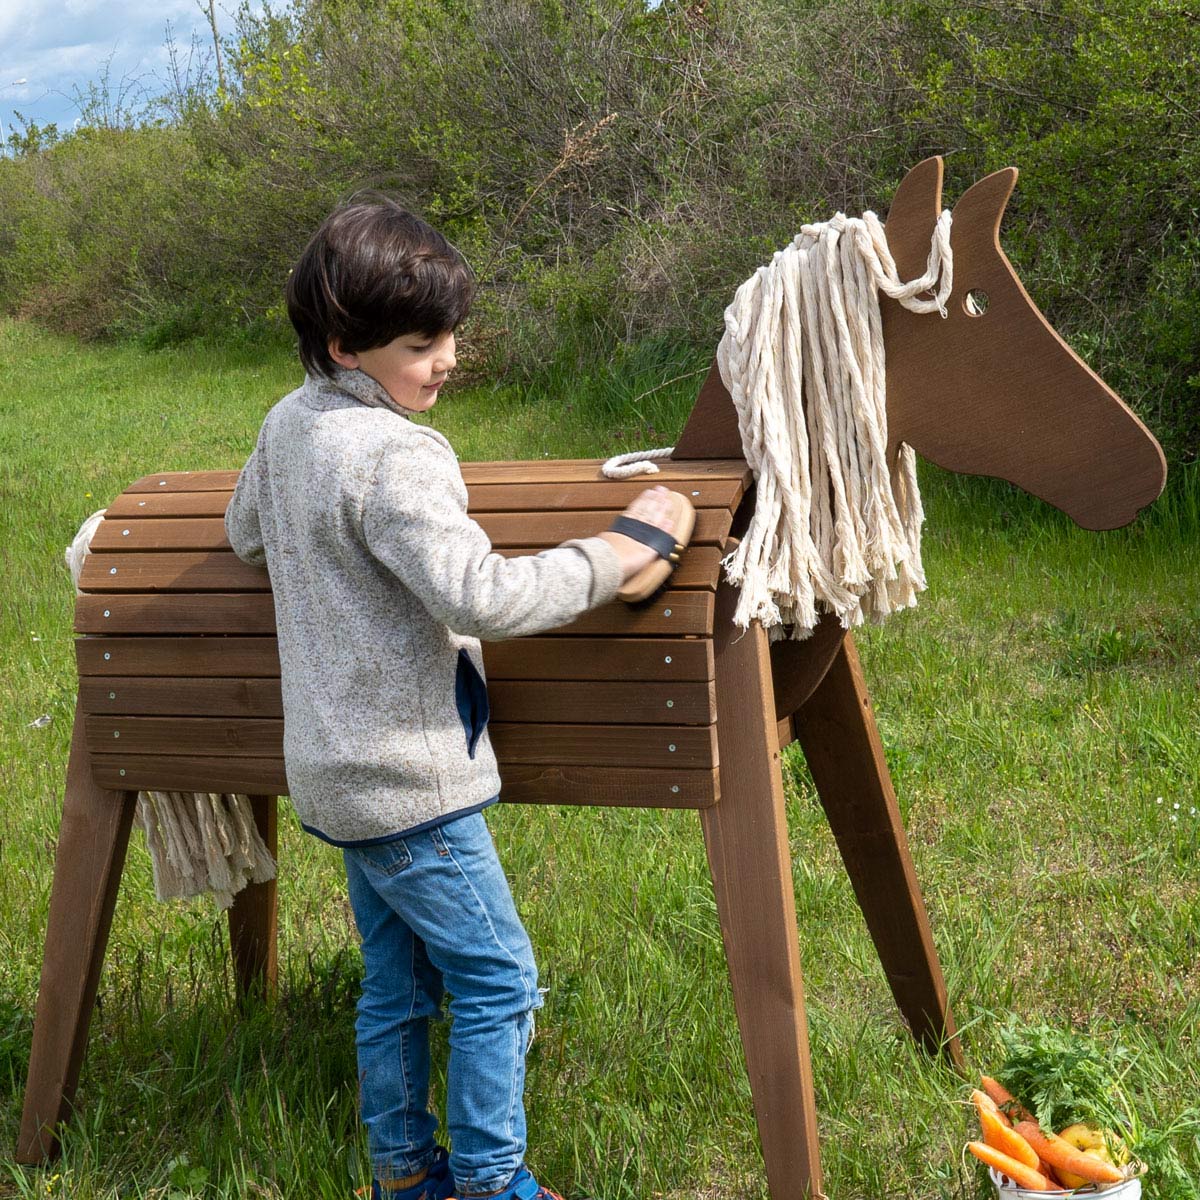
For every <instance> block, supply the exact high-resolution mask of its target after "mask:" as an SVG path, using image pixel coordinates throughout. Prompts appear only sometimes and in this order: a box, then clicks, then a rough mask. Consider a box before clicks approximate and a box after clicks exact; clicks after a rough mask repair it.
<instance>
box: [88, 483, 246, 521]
mask: <svg viewBox="0 0 1200 1200" xmlns="http://www.w3.org/2000/svg"><path fill="white" fill-rule="evenodd" d="M232 495H233V492H232V490H230V491H227V492H225V491H222V492H161V493H154V492H122V493H121V495H119V496H118V497H117V498H116V499H115V500H114V501H113V502H112V503H111V504H110V505H109V506H108V507H107V508H106V509H105V510H104V519H105V521H119V520H121V519H122V518H133V519H141V518H146V519H149V518H155V519H157V518H159V517H179V518H183V517H222V518H223V517H224V516H225V509H226V508H227V507H228V506H229V498H230V497H231V496H232Z"/></svg>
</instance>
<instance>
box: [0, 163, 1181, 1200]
mask: <svg viewBox="0 0 1200 1200" xmlns="http://www.w3.org/2000/svg"><path fill="white" fill-rule="evenodd" d="M941 179H942V164H941V161H940V160H939V159H930V160H927V161H926V162H924V163H922V164H920V165H919V166H918V167H916V168H915V169H914V170H913V171H912V172H910V173H909V175H908V176H907V177H906V178H905V179H904V180H903V182H902V183H901V185H900V189H899V191H898V192H897V194H896V197H895V199H894V201H893V204H892V208H891V211H890V213H889V215H888V221H887V227H886V228H887V236H888V242H889V246H890V248H891V250H892V253H893V256H894V257H895V259H896V262H897V264H898V266H899V268H900V271H901V274H902V276H905V277H913V276H915V275H917V274H919V273H920V271H921V269H922V266H923V263H924V259H925V255H926V253H927V248H928V244H929V237H930V234H931V231H932V229H933V225H934V221H935V219H936V217H937V214H938V211H939V208H940V199H941ZM1015 179H1016V172H1015V171H1014V170H1011V169H1009V170H1004V171H1000V172H997V173H996V174H994V175H990V176H988V177H987V178H985V179H983V180H981V181H979V182H978V183H976V184H975V185H974V186H973V187H972V188H971V189H970V190H969V191H968V192H967V193H966V194H965V195H964V196H963V197H962V198H961V199H960V200H959V202H958V205H957V206H956V208H955V210H954V223H953V235H952V246H953V250H954V260H955V266H954V273H955V288H954V292H953V294H952V296H951V298H950V302H949V309H950V311H949V317H948V319H946V320H940V319H938V318H937V317H930V316H915V315H913V314H910V313H908V312H906V311H905V310H903V309H901V308H900V306H899V305H897V304H895V303H892V302H890V301H886V300H885V301H884V331H885V339H886V343H887V380H888V397H887V405H888V419H889V434H890V439H891V452H892V453H893V454H895V453H896V452H897V448H898V446H899V444H900V443H901V442H907V443H908V444H910V445H912V446H913V447H915V449H916V450H917V451H918V452H920V453H922V454H924V455H925V456H926V457H927V458H930V459H932V460H933V461H934V462H936V463H938V464H940V465H941V466H944V467H947V468H949V469H952V470H956V471H964V472H968V473H976V474H989V475H996V476H1000V477H1002V478H1005V479H1009V480H1011V481H1012V482H1014V483H1016V484H1017V485H1019V486H1020V487H1022V488H1025V489H1026V490H1027V491H1030V492H1032V493H1034V494H1035V495H1038V496H1041V497H1043V498H1044V499H1046V500H1047V501H1049V502H1050V503H1051V504H1054V505H1056V506H1058V507H1059V508H1061V509H1063V510H1064V511H1066V512H1067V513H1069V514H1070V515H1071V516H1072V517H1073V518H1074V519H1075V520H1076V521H1078V522H1079V523H1080V524H1082V525H1084V526H1087V527H1089V528H1108V527H1112V526H1116V525H1120V524H1123V523H1126V522H1128V521H1130V520H1132V519H1133V518H1134V516H1135V515H1136V514H1137V512H1138V511H1139V509H1141V508H1142V507H1144V506H1145V505H1147V504H1149V503H1150V502H1151V501H1152V500H1153V499H1154V498H1155V497H1156V496H1157V495H1158V494H1159V492H1160V491H1161V488H1162V486H1163V481H1164V477H1165V466H1164V461H1163V457H1162V453H1161V451H1160V450H1159V448H1158V445H1157V443H1156V442H1155V441H1154V439H1153V438H1152V437H1151V436H1150V434H1149V433H1148V432H1147V431H1146V429H1145V428H1144V427H1143V426H1142V424H1141V423H1140V422H1139V421H1138V420H1137V418H1136V417H1134V416H1133V415H1132V413H1130V412H1129V410H1128V409H1127V408H1126V407H1125V406H1124V405H1123V404H1122V403H1121V401H1120V400H1119V399H1118V398H1117V397H1116V396H1115V395H1114V394H1113V393H1112V392H1111V391H1109V389H1108V388H1106V387H1105V385H1104V384H1103V383H1102V382H1101V381H1100V380H1099V379H1098V378H1097V377H1096V376H1095V375H1094V374H1093V373H1092V372H1091V371H1090V370H1089V369H1088V368H1087V367H1086V366H1085V365H1084V364H1083V363H1082V362H1081V361H1080V360H1079V359H1078V358H1077V357H1076V356H1075V355H1074V354H1073V353H1072V352H1071V350H1070V349H1069V348H1068V347H1067V346H1066V345H1065V344H1064V343H1063V342H1062V340H1061V339H1060V338H1059V337H1058V336H1057V334H1055V332H1054V331H1053V329H1051V328H1050V326H1049V325H1048V324H1047V323H1046V321H1045V319H1044V318H1043V317H1042V316H1041V314H1040V313H1039V312H1038V311H1037V309H1036V308H1035V307H1034V305H1033V303H1032V301H1030V299H1029V297H1028V296H1027V295H1026V294H1025V291H1024V289H1023V288H1022V287H1021V284H1020V281H1019V280H1018V279H1017V277H1016V275H1015V274H1014V273H1013V271H1012V268H1011V266H1010V265H1009V264H1008V262H1007V260H1006V259H1005V257H1004V255H1003V253H1002V252H1001V250H1000V246H999V240H998V230H999V225H1000V218H1001V214H1002V212H1003V209H1004V205H1005V203H1006V201H1007V199H1008V196H1009V194H1010V193H1011V191H1012V187H1013V184H1014V181H1015ZM971 293H974V294H975V297H976V300H975V302H974V303H970V304H968V303H967V302H966V297H967V296H968V294H971ZM980 293H984V294H986V299H987V303H986V309H984V305H983V304H982V302H981V297H980V295H979V294H980ZM599 465H600V464H599V463H598V462H562V463H476V464H470V463H468V464H464V468H463V470H464V477H465V478H466V482H467V485H468V490H469V492H470V506H471V511H472V513H473V514H474V515H475V516H476V518H477V519H478V520H479V521H480V523H481V524H483V525H484V527H485V529H487V531H488V533H489V535H490V536H491V538H492V542H493V545H494V546H495V547H496V548H497V550H498V551H499V552H500V553H503V554H518V553H529V552H531V551H534V550H537V549H540V548H542V547H544V546H548V545H553V544H556V543H557V542H559V541H562V540H564V539H565V538H567V537H572V536H578V535H579V534H581V533H587V532H594V531H595V529H597V528H602V527H603V525H604V524H606V523H607V519H608V517H609V515H610V514H611V513H612V512H614V511H616V510H619V509H620V508H622V507H623V506H624V504H625V503H626V501H627V500H628V498H629V497H630V496H631V495H633V494H636V492H637V491H640V490H641V488H642V487H643V486H644V484H643V482H642V481H639V480H632V481H629V482H614V481H609V480H605V479H603V478H602V476H601V474H600V471H599ZM660 478H661V479H662V481H663V482H665V483H667V484H668V485H670V486H673V487H677V488H680V489H682V490H685V491H688V492H689V493H690V495H691V496H692V497H693V499H694V502H695V503H696V506H697V509H698V520H697V531H696V535H695V537H694V539H693V544H692V548H691V549H690V550H689V552H688V554H687V555H685V556H684V560H683V562H682V563H681V565H680V568H679V570H678V572H677V573H676V575H675V576H674V577H673V579H672V582H671V584H670V587H669V590H667V591H666V592H664V593H662V594H661V595H660V596H659V597H658V598H657V599H656V600H655V601H654V602H652V603H648V604H646V605H643V606H640V607H639V608H637V609H627V608H626V607H625V606H623V605H620V604H614V605H609V606H606V607H605V608H603V609H599V610H597V611H595V612H593V613H589V614H587V615H586V616H585V617H583V618H581V619H580V620H579V621H577V622H575V623H574V624H573V625H571V626H568V627H567V628H565V629H563V630H560V631H555V633H554V635H552V636H545V637H539V638H529V639H522V641H520V642H517V643H494V644H489V645H487V646H486V647H485V665H486V667H487V673H488V678H489V690H490V691H491V694H492V711H493V723H492V727H491V729H492V738H493V744H494V745H495V747H496V750H497V756H498V758H499V760H500V765H501V774H502V777H503V781H504V792H503V795H504V798H505V799H506V800H510V801H511V800H515V801H518V802H525V801H532V802H550V803H558V804H608V805H612V804H618V805H620V804H634V805H644V806H655V807H664V808H665V807H673V808H695V809H697V810H698V811H699V813H700V821H701V826H702V828H703V832H704V838H705V843H706V847H707V852H708V859H709V866H710V869H711V872H712V879H713V887H714V891H715V894H716V899H717V907H718V913H719V916H720V922H721V930H722V935H723V939H724V943H725V950H726V955H727V958H728V962H729V970H730V977H731V980H732V984H733V992H734V999H735V1006H736V1010H737V1015H738V1022H739V1026H740V1029H741V1035H742V1044H743V1048H744V1051H745V1057H746V1064H747V1068H748V1072H749V1077H750V1083H751V1090H752V1095H753V1100H754V1106H755V1113H756V1118H757V1122H758V1128H759V1133H760V1138H761V1142H762V1149H763V1156H764V1160H765V1165H766V1171H767V1178H768V1183H769V1187H770V1192H771V1195H772V1197H773V1198H774V1200H791V1198H792V1197H797V1196H801V1195H804V1194H814V1195H815V1194H819V1193H820V1191H821V1173H820V1158H819V1153H818V1146H817V1135H816V1130H817V1121H816V1110H815V1102H814V1095H813V1081H812V1071H811V1065H810V1060H809V1048H808V1033H807V1026H806V1022H805V1013H804V996H803V987H802V982H801V973H800V954H799V943H798V936H797V927H796V913H795V902H794V895H793V890H792V875H791V861H790V855H789V851H788V837H787V828H786V823H785V817H784V803H783V782H782V776H781V771H780V748H781V746H783V745H786V744H787V743H788V742H790V741H791V740H792V739H793V738H796V739H798V740H799V741H800V743H801V746H802V748H803V750H804V753H805V756H806V758H807V760H808V764H809V767H810V769H811V772H812V776H813V779H814V781H815V782H816V786H817V790H818V792H819V794H820V798H821V801H822V804H823V806H824V808H825V811H826V812H827V814H828V816H829V821H830V824H831V826H832V829H833V832H834V835H835V837H836V840H837V843H838V846H839V849H840V850H841V853H842V856H843V858H844V860H845V863H846V867H847V870H848V872H849V875H850V878H851V881H852V883H853V886H854V891H855V895H856V896H857V898H858V902H859V904H860V905H861V907H862V910H863V913H864V915H865V917H866V922H867V926H868V929H869V931H870V933H871V936H872V939H873V941H874V943H875V945H876V947H877V949H878V951H879V955H880V958H881V960H882V962H883V966H884V970H885V973H886V975H887V978H888V980H889V983H890V986H891V988H892V991H893V994H894V996H895V998H896V1001H897V1003H898V1005H899V1007H900V1010H901V1012H902V1013H903V1015H904V1016H905V1018H906V1019H907V1021H908V1023H909V1025H910V1026H911V1028H912V1030H913V1032H914V1034H915V1035H916V1036H917V1037H918V1038H919V1039H920V1040H921V1041H922V1042H923V1043H924V1044H925V1045H926V1046H927V1047H929V1048H930V1049H933V1050H940V1051H942V1052H944V1053H946V1054H947V1055H949V1056H950V1057H951V1058H952V1059H954V1060H957V1059H958V1057H959V1049H958V1043H957V1040H956V1037H955V1027H954V1022H953V1018H952V1016H951V1013H950V1009H949V1006H948V1004H947V999H946V989H945V985H944V983H943V979H942V974H941V968H940V966H939V964H938V959H937V955H936V952H935V950H934V947H933V941H932V938H931V936H930V931H929V924H928V920H927V917H926V913H925V908H924V904H923V901H922V899H921V896H920V892H919V889H918V887H917V883H916V878H915V874H914V871H913V867H912V862H911V859H910V857H909V852H908V848H907V842H906V838H905V834H904V830H903V827H902V825H901V822H900V817H899V811H898V808H897V805H896V800H895V795H894V793H893V790H892V786H891V782H890V779H889V777H888V773H887V768H886V765H885V763H884V757H883V752H882V748H881V746H880V741H879V736H878V733H877V731H876V728H875V724H874V720H873V718H872V715H871V705H870V700H869V697H868V696H867V691H866V688H865V686H864V683H863V677H862V672H861V670H860V667H859V663H858V657H857V654H856V651H855V648H854V641H853V638H852V637H851V635H850V634H849V633H847V632H846V631H845V630H843V629H842V628H841V626H840V625H838V624H837V623H836V622H832V621H829V620H825V621H823V622H822V623H821V624H820V625H819V626H818V627H817V629H816V631H815V632H814V635H813V636H812V637H811V638H810V639H809V640H807V641H804V642H790V641H789V642H777V643H774V644H770V645H769V644H768V640H767V637H766V634H765V633H764V631H763V630H762V628H761V627H759V626H758V625H752V626H751V628H750V630H749V631H748V632H746V633H745V634H744V635H743V634H741V633H740V631H738V630H736V629H735V627H734V626H733V623H732V620H731V617H732V613H733V610H734V607H735V604H736V599H737V597H736V593H735V592H734V590H733V589H732V588H731V587H730V586H729V585H728V584H726V583H723V582H721V581H720V580H719V559H720V557H721V554H722V552H723V551H725V550H726V549H728V546H729V541H728V539H729V538H730V537H732V536H736V535H737V533H738V531H739V530H740V529H742V528H744V526H745V524H746V522H747V520H748V518H749V514H750V512H751V511H752V509H751V506H752V505H753V488H752V486H751V484H752V480H751V478H750V473H749V471H748V469H747V467H746V464H745V462H744V460H743V459H742V451H741V444H740V441H739V439H738V434H737V423H736V417H735V414H734V411H733V406H732V403H731V401H730V400H729V397H728V394H727V393H726V392H725V390H724V388H723V387H722V385H721V382H720V379H719V376H718V375H717V374H716V371H715V368H714V371H713V372H712V373H710V376H709V378H708V380H707V382H706V383H705V385H704V387H703V388H702V390H701V392H700V396H699V398H698V400H697V403H696V406H695V408H694V410H693V413H692V415H691V417H690V418H689V420H688V422H687V424H686V426H685V428H684V430H683V433H682V435H681V436H680V438H679V440H678V443H677V445H676V448H675V452H674V456H673V461H672V462H669V463H666V464H664V468H663V475H662V476H661V477H660ZM235 481H236V472H228V471H227V472H201V473H195V474H193V473H189V472H182V473H176V474H172V475H162V476H154V475H152V476H147V477H146V478H145V479H142V480H140V481H138V482H137V483H135V484H134V485H133V486H132V487H130V488H129V489H128V490H127V491H126V492H125V493H124V494H123V495H122V496H121V497H119V498H118V499H117V500H116V501H115V502H114V504H113V505H112V506H111V507H110V508H109V509H108V512H107V516H106V519H105V521H104V522H103V523H102V524H101V526H100V529H99V530H98V531H97V533H96V535H95V537H94V539H93V542H92V551H93V553H92V554H91V556H90V557H89V559H88V560H87V564H86V565H85V567H84V571H83V575H82V576H81V581H80V586H81V590H82V592H83V594H82V595H81V596H80V597H79V601H78V603H77V605H76V620H75V628H76V630H77V631H78V632H79V633H81V634H83V635H85V636H83V637H81V638H80V639H79V640H78V641H77V642H76V648H77V659H78V663H79V673H80V688H79V699H78V704H77V709H76V721H75V729H74V734H73V737H72V743H71V758H70V762H69V764H68V769H67V782H66V789H65V794H64V801H63V819H62V827H61V832H60V837H59V847H58V853H57V857H56V863H55V873H54V885H53V891H52V895H51V904H50V918H49V927H48V930H47V936H46V950H45V957H44V961H43V968H42V982H41V990H40V994H39V999H38V1008H37V1014H36V1020H35V1027H34V1041H33V1050H32V1054H31V1059H30V1069H29V1078H28V1083H27V1087H26V1096H25V1109H24V1115H23V1118H22V1125H21V1132H20V1137H19V1143H18V1147H17V1157H18V1159H19V1160H20V1161H23V1162H35V1161H39V1160H41V1159H43V1158H45V1157H47V1156H49V1155H50V1154H52V1153H54V1152H55V1150H56V1146H57V1142H56V1138H57V1133H56V1128H57V1125H58V1123H59V1122H60V1121H61V1120H62V1119H63V1118H64V1117H65V1116H66V1115H67V1113H68V1111H69V1108H70V1105H71V1102H72V1098H73V1095H74V1091H75V1086H76V1083H77V1081H78V1078H79V1073H80V1068H81V1065H82V1061H83V1055H84V1048H85V1044H86V1038H87V1028H88V1023H89V1020H90V1014H91V1010H92V1006H93V1003H94V1000H95V994H96V987H97V982H98V979H99V974H100V969H101V965H102V962H103V956H104V947H105V942H106V940H107V936H108V929H109V924H110V922H111V918H112V911H113V905H114V903H115V899H116V893H117V884H118V882H119V878H120V873H121V869H122V866H123V862H124V856H125V847H126V843H127V840H128V835H129V830H130V824H131V821H132V815H133V805H134V799H135V797H136V794H137V791H138V790H139V789H163V790H205V791H208V790H211V791H243V792H247V793H250V794H252V798H253V802H254V806H255V813H256V819H257V821H258V825H259V828H260V831H261V832H262V833H263V836H264V837H265V839H266V840H267V842H268V844H269V845H270V846H271V848H272V849H274V848H275V845H274V843H275V811H276V800H275V797H276V796H277V795H279V794H281V793H284V792H286V790H287V780H286V775H285V772H284V764H283V759H282V720H281V719H280V718H281V716H282V710H281V705H280V697H279V679H278V674H279V663H278V656H277V654H276V652H275V646H274V637H273V634H274V614H273V608H272V603H271V596H270V591H269V586H270V585H269V580H268V579H267V576H266V572H265V571H263V570H262V569H261V568H256V567H248V566H246V565H245V564H243V563H240V562H239V561H238V560H237V559H236V558H235V557H234V556H233V555H232V553H230V552H229V548H228V544H227V542H225V539H224V529H223V525H222V522H221V516H222V514H223V512H224V508H225V505H226V503H227V502H228V498H229V494H230V492H231V490H232V488H233V485H234V482H235ZM230 940H231V943H232V949H233V955H234V962H235V967H236V973H237V978H238V981H239V985H240V986H241V987H242V988H243V989H244V990H249V989H252V988H256V987H261V986H262V985H264V984H266V985H270V984H271V983H273V981H274V975H275V889H274V885H273V884H261V885H254V886H252V887H250V888H247V889H246V890H245V891H244V892H243V893H241V894H240V895H239V897H238V899H237V901H236V902H235V905H234V907H233V909H232V911H231V914H230Z"/></svg>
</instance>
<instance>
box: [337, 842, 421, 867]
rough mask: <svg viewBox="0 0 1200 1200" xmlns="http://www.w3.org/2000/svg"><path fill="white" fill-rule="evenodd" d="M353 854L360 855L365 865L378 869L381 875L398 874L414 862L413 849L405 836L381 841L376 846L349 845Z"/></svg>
mask: <svg viewBox="0 0 1200 1200" xmlns="http://www.w3.org/2000/svg"><path fill="white" fill-rule="evenodd" d="M347 849H348V850H349V852H350V853H351V854H356V855H358V857H359V859H360V860H361V862H362V864H363V867H364V868H365V869H367V870H370V871H378V872H379V873H380V874H381V875H398V874H399V873H400V872H401V871H403V870H404V868H405V867H407V866H408V865H409V864H410V863H411V862H412V851H411V850H409V848H408V844H407V843H406V842H405V840H404V839H403V838H393V839H392V840H391V841H390V842H380V843H379V844H378V845H375V846H351V847H347Z"/></svg>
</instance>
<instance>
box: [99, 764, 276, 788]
mask: <svg viewBox="0 0 1200 1200" xmlns="http://www.w3.org/2000/svg"><path fill="white" fill-rule="evenodd" d="M92 777H93V778H94V779H95V781H96V783H97V785H98V786H100V787H108V788H126V787H127V788H132V789H135V790H136V791H161V792H245V793H247V794H249V795H272V796H283V795H286V794H287V793H288V783H287V775H286V773H285V772H284V769H283V759H282V758H233V757H228V758H185V757H180V756H175V755H171V756H159V755H145V754H138V755H135V754H131V755H129V756H128V757H126V756H124V755H115V754H98V755H95V756H93V758H92Z"/></svg>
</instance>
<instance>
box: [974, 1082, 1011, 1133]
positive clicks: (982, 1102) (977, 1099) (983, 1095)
mask: <svg viewBox="0 0 1200 1200" xmlns="http://www.w3.org/2000/svg"><path fill="white" fill-rule="evenodd" d="M971 1101H972V1103H973V1104H974V1105H975V1107H976V1108H977V1109H978V1110H979V1111H980V1113H982V1112H983V1110H984V1109H985V1108H986V1109H987V1110H988V1112H992V1113H995V1114H996V1116H998V1117H999V1118H1000V1119H1001V1120H1002V1121H1004V1122H1006V1123H1007V1124H1009V1125H1011V1124H1012V1122H1011V1121H1009V1119H1008V1118H1007V1117H1006V1116H1005V1115H1004V1114H1003V1113H1002V1112H1001V1111H1000V1106H999V1105H998V1104H997V1103H996V1102H995V1100H993V1099H992V1098H991V1096H989V1095H988V1094H987V1092H981V1091H980V1090H979V1089H978V1088H972V1089H971Z"/></svg>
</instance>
